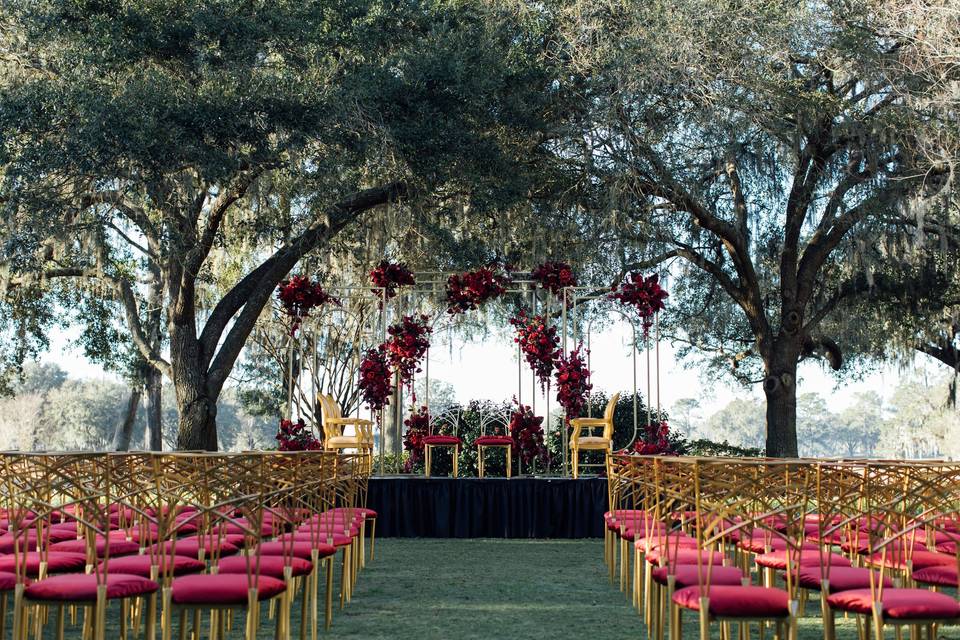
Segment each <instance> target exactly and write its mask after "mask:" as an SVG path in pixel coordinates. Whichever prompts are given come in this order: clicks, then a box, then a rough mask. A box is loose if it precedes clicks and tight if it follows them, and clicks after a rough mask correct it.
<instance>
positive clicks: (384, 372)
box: [360, 345, 393, 411]
mask: <svg viewBox="0 0 960 640" xmlns="http://www.w3.org/2000/svg"><path fill="white" fill-rule="evenodd" d="M392 377H393V372H391V371H390V361H389V357H388V356H387V350H386V349H385V348H384V345H380V346H379V347H377V348H376V349H370V350H369V351H367V352H366V353H365V354H364V355H363V360H361V361H360V393H361V394H362V395H363V401H364V402H366V403H367V406H368V407H370V409H371V410H372V411H379V410H380V409H383V408H384V407H385V406H387V405H388V404H390V395H391V394H392V393H393V390H392V388H391V386H390V378H392Z"/></svg>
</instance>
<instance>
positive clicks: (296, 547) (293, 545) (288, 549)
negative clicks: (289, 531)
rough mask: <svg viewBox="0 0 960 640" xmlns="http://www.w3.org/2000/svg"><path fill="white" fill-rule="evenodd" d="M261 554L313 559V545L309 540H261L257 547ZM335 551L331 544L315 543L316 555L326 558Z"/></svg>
mask: <svg viewBox="0 0 960 640" xmlns="http://www.w3.org/2000/svg"><path fill="white" fill-rule="evenodd" d="M257 551H258V552H259V553H260V555H261V556H293V557H294V558H303V559H304V560H313V545H312V544H311V543H310V542H303V541H299V542H286V543H284V542H279V541H273V542H262V543H260V546H258V547H257ZM336 552H337V548H336V547H335V546H333V545H332V544H326V543H320V544H318V545H317V557H319V558H326V557H327V556H332V555H333V554H335V553H336Z"/></svg>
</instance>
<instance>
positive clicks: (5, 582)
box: [0, 571, 30, 591]
mask: <svg viewBox="0 0 960 640" xmlns="http://www.w3.org/2000/svg"><path fill="white" fill-rule="evenodd" d="M27 584H30V583H29V581H28V582H27ZM16 586H17V574H15V573H7V572H6V571H0V591H13V590H14V588H16Z"/></svg>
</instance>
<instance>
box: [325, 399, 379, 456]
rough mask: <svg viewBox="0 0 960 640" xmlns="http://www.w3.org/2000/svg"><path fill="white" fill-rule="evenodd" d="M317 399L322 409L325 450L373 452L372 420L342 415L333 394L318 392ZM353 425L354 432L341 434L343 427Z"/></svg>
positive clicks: (365, 453) (370, 453) (366, 453)
mask: <svg viewBox="0 0 960 640" xmlns="http://www.w3.org/2000/svg"><path fill="white" fill-rule="evenodd" d="M317 400H319V401H320V408H321V410H322V411H323V448H324V449H326V450H327V451H340V450H341V449H356V450H357V451H359V452H360V453H361V454H363V455H368V456H371V455H372V454H373V422H371V421H370V420H366V419H364V418H352V417H349V416H347V417H344V416H343V415H342V414H341V411H340V406H339V405H338V404H337V401H336V400H334V399H333V396H330V395H327V394H324V393H318V394H317ZM349 425H353V427H354V429H355V434H354V435H352V436H347V435H344V434H343V428H344V427H346V426H349Z"/></svg>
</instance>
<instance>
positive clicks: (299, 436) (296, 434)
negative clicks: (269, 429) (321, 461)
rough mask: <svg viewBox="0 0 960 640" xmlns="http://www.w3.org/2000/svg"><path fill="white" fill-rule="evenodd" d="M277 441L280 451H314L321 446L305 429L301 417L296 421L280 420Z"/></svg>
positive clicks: (305, 426)
mask: <svg viewBox="0 0 960 640" xmlns="http://www.w3.org/2000/svg"><path fill="white" fill-rule="evenodd" d="M277 443H278V447H279V449H280V451H316V450H318V449H322V448H323V444H321V443H320V441H319V440H317V439H316V438H315V437H314V435H313V433H311V431H310V430H309V429H307V425H306V423H305V422H304V421H303V418H300V419H299V420H297V421H296V422H292V421H290V420H281V421H280V429H279V430H277Z"/></svg>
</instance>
